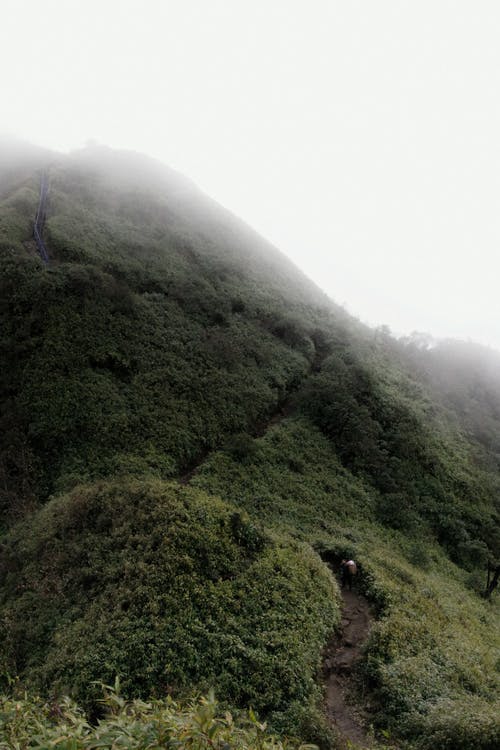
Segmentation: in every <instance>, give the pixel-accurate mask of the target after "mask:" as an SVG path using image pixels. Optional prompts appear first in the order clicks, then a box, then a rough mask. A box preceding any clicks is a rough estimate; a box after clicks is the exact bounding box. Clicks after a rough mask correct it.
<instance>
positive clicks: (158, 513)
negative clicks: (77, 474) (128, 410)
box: [0, 480, 339, 713]
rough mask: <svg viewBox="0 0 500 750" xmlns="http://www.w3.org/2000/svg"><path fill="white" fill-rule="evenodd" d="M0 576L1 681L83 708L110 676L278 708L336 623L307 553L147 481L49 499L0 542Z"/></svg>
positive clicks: (300, 689) (328, 591)
mask: <svg viewBox="0 0 500 750" xmlns="http://www.w3.org/2000/svg"><path fill="white" fill-rule="evenodd" d="M0 570H1V583H2V595H1V600H0V601H1V604H0V618H1V622H2V631H3V633H4V638H3V639H2V644H1V645H0V653H1V655H2V673H3V674H6V673H10V674H19V675H20V676H21V677H22V678H23V680H25V681H26V682H28V683H29V684H32V685H35V686H36V687H37V688H38V689H41V690H43V691H44V692H45V694H52V693H53V692H54V691H57V693H71V694H72V695H73V696H75V697H77V698H79V699H81V700H83V701H87V702H88V700H89V697H90V696H89V685H91V684H92V681H93V680H105V681H110V680H112V679H114V676H115V675H117V674H118V675H120V677H121V680H122V685H123V690H124V692H125V694H126V695H129V696H141V695H142V696H144V695H149V694H151V693H154V694H156V695H158V696H161V695H164V694H165V692H166V691H172V690H173V691H177V692H179V691H181V692H182V691H185V690H189V691H191V690H193V689H194V688H197V687H198V688H200V689H208V688H209V687H214V688H215V689H216V691H217V694H218V695H219V696H220V697H221V698H222V699H224V700H225V701H229V702H230V703H232V704H233V705H248V704H250V705H252V706H253V707H254V708H256V709H258V710H259V711H262V712H265V713H269V712H273V711H284V710H285V709H286V708H287V707H288V706H289V704H290V702H292V701H293V700H300V701H302V700H306V701H307V699H308V697H309V696H310V695H311V692H312V690H313V685H314V682H313V677H314V673H315V670H316V668H317V664H318V658H319V652H320V649H321V646H322V644H323V643H324V641H325V639H326V636H327V634H328V633H329V632H331V631H332V630H333V628H334V627H335V623H336V622H337V620H338V616H339V612H338V609H337V605H336V601H335V593H334V586H333V582H332V580H331V579H330V577H329V575H328V572H327V570H326V569H325V568H324V566H323V565H322V563H321V561H320V560H319V558H318V557H316V556H315V555H314V553H313V552H312V551H311V550H310V548H308V547H307V546H306V545H301V544H298V543H296V542H292V541H290V540H286V539H283V540H275V539H274V538H272V537H271V536H269V535H268V534H267V533H265V532H264V531H262V530H261V529H260V528H259V527H258V526H257V525H256V524H255V523H254V522H251V521H250V519H249V518H248V517H247V516H246V515H245V514H244V512H243V511H241V510H239V511H238V510H235V509H234V507H231V506H229V505H226V504H223V503H222V502H220V501H218V500H216V499H215V498H214V497H208V496H206V495H205V494H203V493H201V492H200V491H195V490H190V489H181V488H180V487H179V486H178V485H168V484H163V483H161V482H156V483H155V482H144V481H143V482H137V481H132V480H128V481H122V482H114V483H108V484H97V485H92V486H90V487H80V488H76V489H75V490H74V491H73V492H72V493H71V494H69V495H66V496H62V497H59V498H57V499H55V500H53V501H51V502H49V503H48V504H47V505H46V506H45V507H44V508H43V509H42V510H41V511H40V512H39V513H38V514H37V515H36V516H34V517H33V518H32V519H30V521H29V524H22V525H20V526H18V527H16V528H15V529H13V531H12V532H11V533H10V534H9V535H7V536H6V537H5V538H4V540H3V544H2V550H1V557H0ZM94 697H96V695H95V692H94Z"/></svg>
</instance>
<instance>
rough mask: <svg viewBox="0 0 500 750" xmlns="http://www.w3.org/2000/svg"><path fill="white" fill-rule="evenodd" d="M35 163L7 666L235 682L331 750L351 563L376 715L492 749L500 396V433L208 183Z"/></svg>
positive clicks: (20, 261)
mask: <svg viewBox="0 0 500 750" xmlns="http://www.w3.org/2000/svg"><path fill="white" fill-rule="evenodd" d="M30 158H32V161H31V162H30V161H29V159H28V157H27V159H28V165H29V164H31V169H29V168H28V169H27V168H26V160H25V161H23V163H22V164H19V165H18V168H17V171H16V166H15V160H14V165H12V164H11V165H10V166H9V171H8V175H9V176H8V180H7V179H6V180H5V183H4V185H3V186H2V190H1V191H0V195H1V196H2V200H1V202H0V264H1V276H0V317H1V323H2V327H1V330H2V336H1V341H0V348H1V354H2V361H3V362H4V363H5V366H4V367H3V368H2V370H1V373H0V406H1V411H0V428H1V434H2V444H1V446H0V480H1V481H0V501H1V510H2V518H3V528H4V535H3V538H2V551H1V553H0V572H1V579H0V585H1V594H0V618H1V619H0V621H1V622H2V624H3V627H4V629H5V637H4V639H3V646H2V647H1V648H0V658H1V660H2V663H3V667H4V672H5V673H6V674H10V675H12V674H16V673H17V674H19V675H20V676H21V677H22V679H23V680H24V681H26V682H27V683H28V684H33V685H35V686H36V687H37V689H42V690H44V691H46V692H49V691H50V689H51V686H52V687H54V688H57V689H58V690H61V689H65V690H69V691H72V692H73V694H74V695H77V696H79V698H80V699H81V700H83V701H85V702H87V704H88V703H89V702H92V699H93V697H94V694H93V692H92V688H91V686H90V685H89V683H91V682H92V680H99V679H106V680H111V679H112V677H113V675H114V674H115V673H120V674H121V676H122V678H123V684H124V685H125V686H126V689H127V690H128V691H129V694H130V695H138V694H141V695H144V696H147V694H149V693H151V692H152V693H155V694H160V695H161V694H163V693H164V691H165V690H166V689H167V687H168V689H169V690H174V691H184V690H186V689H188V688H189V687H191V688H192V689H193V690H197V689H206V688H207V687H209V686H210V685H213V686H215V687H216V688H217V689H218V691H219V694H220V695H221V697H222V698H223V699H224V700H226V701H228V702H230V703H233V704H239V705H241V704H244V703H247V702H249V701H250V702H252V704H253V705H254V706H257V707H259V709H260V710H261V711H263V712H265V713H266V714H269V715H270V716H271V717H272V721H273V723H274V726H275V727H277V728H280V729H283V730H286V731H293V732H298V733H299V734H301V736H302V737H303V738H306V739H314V740H316V741H321V742H322V743H323V744H327V743H328V741H329V740H328V734H325V732H324V727H323V728H322V721H321V718H320V715H319V714H318V712H317V705H318V687H317V685H316V681H315V674H316V670H317V667H318V665H319V661H320V656H321V646H322V645H323V644H324V643H325V642H326V639H327V635H328V631H329V630H333V628H334V627H335V623H336V622H337V621H338V618H339V603H338V599H337V596H336V587H335V584H334V582H333V581H332V578H331V574H330V571H329V570H328V568H327V566H326V565H325V564H324V563H322V562H321V560H320V558H319V557H318V554H319V555H322V556H323V559H324V560H325V561H330V562H335V561H337V560H339V559H340V558H341V557H342V556H344V555H346V554H349V555H355V556H356V557H357V558H358V559H359V560H360V562H361V567H362V571H363V574H362V581H363V586H364V588H365V590H366V593H367V594H368V595H369V596H370V598H371V599H372V601H373V602H374V605H375V606H376V607H377V609H378V613H379V621H378V622H377V624H376V626H375V627H374V630H373V634H372V637H371V640H370V643H369V645H368V649H367V654H366V658H365V662H364V667H363V669H364V672H363V674H360V676H359V679H360V681H361V684H362V685H363V690H369V691H370V695H371V696H372V697H371V699H370V700H371V701H372V710H373V711H374V722H375V723H377V724H379V725H381V726H383V727H384V726H387V725H390V726H391V730H392V731H396V732H398V733H399V734H401V735H405V736H406V738H407V739H408V741H409V742H411V743H416V744H415V746H419V747H431V746H432V744H433V743H434V742H436V741H438V740H437V739H436V738H439V737H441V740H439V741H442V743H443V744H442V746H443V747H445V746H448V745H445V744H444V740H443V739H442V738H443V736H444V734H446V732H448V735H446V742H449V743H455V744H451V745H450V746H453V747H457V748H458V747H464V748H465V747H475V748H480V747H483V748H488V747H493V746H494V744H493V743H494V742H496V738H498V732H500V727H499V725H498V722H493V723H492V722H491V716H492V715H494V710H495V709H494V704H493V700H494V697H495V693H496V691H497V690H498V672H497V671H496V666H495V655H494V652H493V650H492V648H491V644H493V645H494V644H498V627H497V625H496V624H495V619H494V609H495V607H497V604H496V603H495V602H491V603H487V602H485V601H483V600H482V599H481V598H480V597H479V596H478V594H479V592H480V590H481V588H482V587H483V586H484V582H483V580H482V570H483V568H484V567H485V565H486V563H487V562H488V560H489V561H494V560H495V559H496V558H497V557H498V555H499V551H498V550H499V531H498V505H497V498H498V492H497V491H498V472H497V466H496V464H495V463H494V461H493V458H492V457H493V456H494V454H495V451H498V449H499V448H500V446H499V445H498V436H499V435H500V425H499V421H498V418H497V414H498V415H500V398H499V393H498V391H494V392H493V395H491V394H492V389H491V388H490V389H489V390H488V397H487V398H485V399H483V396H482V394H481V393H480V392H478V394H477V399H479V402H480V403H481V409H478V412H477V413H478V414H479V417H478V420H477V421H478V423H479V422H482V421H484V420H483V418H482V416H483V414H486V412H488V434H489V435H490V439H489V442H488V443H487V444H486V442H485V441H484V440H482V439H481V436H480V434H479V432H478V431H477V430H476V431H474V430H472V429H471V430H467V429H466V428H465V422H464V412H463V409H462V408H461V407H462V406H463V404H464V400H463V399H461V398H460V397H457V398H456V399H455V400H456V401H457V403H456V404H455V405H454V402H453V400H451V401H449V400H446V399H445V398H444V396H443V389H442V388H440V387H439V386H438V384H437V381H436V378H435V377H430V376H428V375H426V374H425V373H424V371H423V369H425V361H424V357H423V356H419V354H418V352H413V353H412V354H411V356H410V355H409V351H408V348H405V347H404V346H402V345H400V344H397V343H396V342H394V341H393V340H392V339H388V338H387V337H385V336H384V335H382V334H381V333H380V332H372V331H370V330H369V329H367V328H365V327H363V326H361V325H360V324H359V323H358V322H357V321H355V320H353V319H351V318H349V317H348V316H347V315H346V314H345V313H344V312H343V311H342V310H341V309H340V308H338V307H337V306H335V305H334V304H333V303H331V302H330V301H328V300H327V299H326V298H325V296H324V295H323V294H322V293H321V292H320V291H319V290H318V289H317V288H316V287H315V286H314V285H313V284H312V283H311V282H310V281H308V280H307V279H306V278H305V277H304V276H303V275H302V274H301V273H300V272H299V271H298V270H297V269H296V268H295V267H294V266H293V265H292V264H291V263H290V262H289V261H288V260H287V259H286V258H284V256H282V255H281V253H279V252H278V251H277V250H275V249H274V248H272V247H271V246H270V245H269V244H268V243H266V242H265V241H264V240H262V239H261V238H259V237H258V236H257V235H256V234H255V233H253V232H252V231H251V230H250V229H249V228H248V227H246V226H245V225H244V224H243V223H242V222H240V221H239V220H237V219H235V218H234V217H232V216H231V215H230V214H229V213H228V212H226V211H225V210H224V209H222V208H221V207H220V206H217V204H215V203H214V202H212V201H211V200H210V199H208V198H207V197H206V196H204V195H203V194H202V193H200V192H199V191H198V190H197V189H196V188H195V187H194V186H193V185H191V183H189V181H187V180H185V179H184V178H182V177H181V176H179V175H177V174H176V173H174V172H172V171H171V170H168V169H166V168H164V167H162V166H161V165H158V164H157V163H155V162H152V161H150V160H147V159H145V158H143V157H140V156H139V155H135V154H126V153H120V152H113V151H111V150H109V149H102V148H91V149H86V150H84V151H82V152H81V153H79V154H76V155H73V156H71V157H62V156H56V155H43V158H42V157H40V155H39V154H38V155H37V157H36V159H35V158H34V157H30ZM40 159H41V161H40ZM41 168H44V169H45V170H46V171H47V172H48V174H49V179H50V191H49V207H48V218H47V223H46V226H45V233H44V236H45V240H46V243H47V247H48V249H49V254H50V263H49V265H48V266H47V267H46V266H44V264H43V263H42V262H41V260H40V259H39V258H38V256H37V254H36V249H35V248H34V246H33V243H32V242H31V241H30V235H31V231H32V226H33V218H34V215H35V212H36V206H37V201H38V184H39V177H40V169H41ZM0 174H2V172H1V170H0ZM437 370H439V366H438V367H437ZM492 378H493V380H495V377H494V374H493V375H492ZM457 390H458V391H459V390H460V389H459V388H458V389H457ZM491 399H493V400H494V403H495V408H494V409H489V407H488V404H490V405H491ZM457 404H458V405H457ZM497 406H498V411H497V410H496V408H497ZM481 410H482V411H481ZM103 480H104V484H103ZM167 480H168V481H167ZM179 482H182V483H190V484H191V485H193V489H190V488H183V489H181V488H179V486H178V483H179ZM82 484H84V485H85V486H84V487H82V486H81V485H82ZM148 509H149V510H148ZM161 509H163V510H162V511H161V512H160V510H161ZM162 513H163V515H161V514H162ZM158 514H160V516H161V518H160V517H159V516H158ZM242 514H243V515H242ZM245 514H247V515H245ZM180 517H182V518H183V519H184V520H183V521H182V523H180V522H179V520H178V519H179V518H180ZM185 523H187V524H188V526H189V528H190V532H189V534H188V535H187V536H186V535H185V533H184V531H183V529H184V527H185ZM153 530H154V531H153ZM205 535H208V536H207V539H204V537H205ZM155 539H156V541H154V540H155ZM252 540H253V541H252ZM259 540H260V541H259ZM153 542H154V544H153ZM219 543H220V545H221V547H220V549H219V548H218V545H219ZM254 543H255V544H256V545H257V547H255V548H253V547H252V545H253V544H254ZM249 544H250V547H248V545H249ZM165 545H166V546H165ZM169 545H170V547H169ZM259 545H260V546H259ZM313 550H316V552H314V551H313ZM252 556H253V557H252ZM214 560H217V564H216V566H215V568H214V567H213V565H212V562H209V561H214ZM179 565H180V566H181V569H178V567H176V566H179ZM252 565H253V566H254V567H253V568H252V570H253V572H252V574H251V579H252V580H253V584H251V582H250V579H248V580H247V579H246V578H245V575H246V572H245V571H246V570H247V569H250V568H251V566H252ZM248 566H250V568H248ZM131 571H137V580H135V581H133V582H132V583H131V579H130V576H131ZM255 571H260V572H255ZM241 576H243V578H242V577H241ZM178 580H181V581H182V586H181V587H180V588H179V589H177V588H176V585H177V584H176V581H178ZM312 580H314V581H315V582H316V584H317V585H316V586H311V585H309V582H310V581H312ZM242 590H243V591H245V592H246V594H245V596H246V601H243V600H242V599H241V591H242ZM183 591H184V592H185V594H186V602H190V603H191V604H193V607H194V609H193V607H191V604H189V606H188V605H186V607H185V608H176V607H175V602H176V600H177V599H178V598H179V597H182V592H183ZM238 591H240V593H238ZM158 592H161V595H159V594H158ZM207 592H208V593H207ZM127 602H128V604H127ZM196 602H198V604H196V606H195V604H194V603H196ZM124 603H125V604H124ZM107 607H109V610H110V613H108V612H107ZM194 610H196V611H194ZM415 613H418V618H417V621H418V623H417V621H416V618H415ZM74 642H78V644H79V648H78V650H77V652H74V651H73V649H72V646H71V644H72V643H74ZM457 643H460V644H461V651H460V652H459V653H457V649H456V645H454V644H457ZM172 644H174V645H172ZM450 644H451V645H450ZM202 654H203V658H202V656H201V655H202ZM244 665H246V666H244ZM467 702H470V703H471V706H473V708H470V709H467V710H466V709H465V708H464V706H466V705H467ZM445 704H446V705H447V706H448V707H449V710H448V716H449V720H448V723H446V722H444V723H443V718H442V716H443V706H444V705H445ZM314 705H316V709H315V708H314ZM473 713H474V715H475V716H476V722H475V723H474V724H472V723H471V721H470V720H469V719H470V717H471V716H472V714H473ZM468 717H469V718H468ZM477 717H479V718H477ZM443 733H444V734H443ZM491 738H493V739H491ZM419 743H420V744H419ZM481 743H482V744H481ZM488 743H490V744H488Z"/></svg>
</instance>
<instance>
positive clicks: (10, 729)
mask: <svg viewBox="0 0 500 750" xmlns="http://www.w3.org/2000/svg"><path fill="white" fill-rule="evenodd" d="M101 705H102V707H103V710H104V712H105V716H104V718H102V719H101V720H100V721H99V722H98V724H97V725H92V724H89V722H88V721H87V719H86V717H85V714H84V713H83V712H82V710H81V709H80V708H79V707H78V706H77V705H75V704H74V703H72V702H71V701H69V700H68V699H65V700H63V701H59V702H56V701H52V702H50V703H47V702H44V701H43V700H41V699H40V698H38V697H35V698H29V697H28V696H26V695H24V696H22V697H20V698H11V699H9V698H0V742H1V744H2V747H4V748H9V749H10V748H12V750H14V748H15V749H16V750H25V748H33V749H34V750H42V749H43V750H45V748H47V747H55V746H57V747H58V748H61V750H85V749H86V748H88V749H89V750H90V748H96V747H100V748H117V747H129V748H135V750H148V748H151V747H186V748H191V750H205V749H207V750H208V749H209V748H214V749H215V750H226V748H228V747H231V748H235V750H257V749H258V750H285V748H288V749H289V750H294V748H297V747H303V748H304V750H305V748H306V746H300V745H299V743H298V742H297V741H290V740H285V741H281V740H280V739H279V738H278V737H276V736H273V735H272V734H271V733H270V732H269V731H268V730H267V727H266V725H265V724H262V723H260V722H259V721H258V720H257V718H256V717H255V714H254V713H253V712H252V711H250V712H249V713H242V712H240V713H239V714H238V715H237V716H235V717H233V716H232V715H231V714H230V713H229V712H227V711H226V712H223V711H222V710H221V708H220V707H219V706H218V705H217V703H216V701H215V699H214V697H213V694H209V695H208V697H206V698H202V699H200V700H199V701H192V702H191V703H188V704H186V705H180V704H179V703H175V702H174V701H173V700H171V699H167V700H164V701H159V700H152V701H148V702H145V701H141V700H135V701H124V700H123V698H122V697H121V696H120V695H119V693H118V692H117V691H116V690H115V689H111V688H105V689H104V698H103V699H102V700H101Z"/></svg>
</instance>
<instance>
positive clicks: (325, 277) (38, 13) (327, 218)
mask: <svg viewBox="0 0 500 750" xmlns="http://www.w3.org/2000/svg"><path fill="white" fill-rule="evenodd" d="M0 92H1V96H0V129H1V130H3V131H4V132H10V133H13V134H15V135H17V136H19V137H22V138H26V139H28V140H30V141H32V142H34V143H37V144H41V145H44V146H49V147H51V148H54V149H58V150H67V149H70V148H74V147H78V146H81V145H83V143H84V142H85V141H86V140H87V139H88V138H95V139H96V140H98V141H100V142H102V143H106V144H108V145H110V146H115V147H120V148H132V149H136V150H139V151H143V152H145V153H148V154H150V155H152V156H156V157H157V158H159V159H161V160H162V161H164V162H165V163H167V164H169V165H170V166H172V167H174V168H176V169H178V170H180V171H181V172H183V173H184V174H186V175H188V176H189V177H191V178H192V179H193V180H194V181H195V182H197V183H198V184H199V185H200V186H201V187H202V188H203V189H204V190H205V191H206V192H207V193H209V194H210V195H211V196H212V197H214V198H215V199H216V200H218V201H219V202H221V203H222V204H224V205H225V206H227V207H228V208H230V209H231V210H232V211H234V212H235V213H236V214H238V215H239V216H241V217H242V218H244V219H245V220H246V221H247V222H248V223H249V224H251V225H252V226H253V227H254V228H255V229H257V230H258V231H260V232H261V233H262V234H263V235H265V236H266V237H268V238H269V239H270V240H271V241H272V242H274V243H275V244H276V245H277V246H278V247H280V248H281V249H282V250H283V251H284V252H285V253H286V254H287V255H289V256H290V257H291V258H292V259H293V260H294V261H295V262H296V263H297V265H298V266H300V267H301V268H302V269H303V270H304V271H305V272H306V273H307V274H308V275H309V276H310V277H311V278H312V279H314V280H315V281H316V282H317V283H318V284H319V285H320V286H321V287H322V288H323V289H324V290H325V291H326V292H327V293H328V294H330V296H332V297H333V298H334V299H335V300H336V301H337V302H339V303H341V304H342V303H343V304H345V305H346V307H347V309H348V310H349V311H350V312H352V313H353V314H355V315H357V316H358V317H360V318H361V319H362V320H364V321H366V322H368V323H370V324H372V325H378V324H382V323H386V324H388V325H389V326H390V327H391V328H392V329H393V330H394V331H395V332H396V333H404V332H410V331H412V330H414V329H417V330H424V331H428V332H430V333H432V334H434V335H436V336H446V335H450V336H457V337H461V338H472V339H475V340H477V341H480V342H482V343H486V344H491V345H493V346H496V347H497V348H500V326H499V322H500V294H499V292H498V287H499V281H500V278H499V270H500V269H499V266H500V260H499V253H498V248H499V239H500V211H499V208H500V206H499V199H500V4H499V3H498V2H497V0H492V1H491V2H489V1H488V0H467V1H465V0H410V1H408V0H343V1H338V0H59V1H57V0H1V2H0Z"/></svg>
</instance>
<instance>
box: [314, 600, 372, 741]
mask: <svg viewBox="0 0 500 750" xmlns="http://www.w3.org/2000/svg"><path fill="white" fill-rule="evenodd" d="M342 598H343V600H344V606H343V610H342V621H341V630H340V633H338V634H336V635H335V636H334V637H333V638H332V639H331V641H330V642H329V643H328V645H327V647H326V649H325V653H324V660H323V676H324V680H325V688H326V690H325V695H326V712H327V716H328V720H329V722H330V724H331V726H332V728H333V729H334V730H335V732H336V733H337V735H338V736H339V738H340V741H341V742H342V743H343V744H342V746H341V747H342V748H346V750H347V748H349V747H352V746H353V745H354V746H355V747H360V748H370V747H373V745H374V742H373V739H372V738H370V737H369V736H368V732H367V722H368V716H367V715H366V714H365V713H364V712H363V710H362V708H361V707H360V706H356V705H354V704H353V703H351V702H350V701H349V696H350V692H351V686H352V680H353V669H354V667H355V665H356V663H357V662H358V660H359V659H360V657H361V648H362V646H363V643H364V642H365V640H366V638H367V636H368V632H369V630H370V624H371V620H372V618H371V615H370V606H369V604H368V602H367V600H366V599H365V598H364V597H363V596H361V595H359V594H357V593H356V592H354V591H348V590H346V589H343V590H342Z"/></svg>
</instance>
